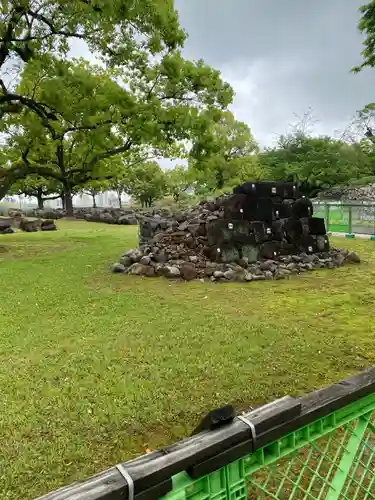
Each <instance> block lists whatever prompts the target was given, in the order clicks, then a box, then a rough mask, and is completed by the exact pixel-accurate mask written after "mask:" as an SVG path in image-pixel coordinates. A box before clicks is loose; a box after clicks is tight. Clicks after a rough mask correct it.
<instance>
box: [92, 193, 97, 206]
mask: <svg viewBox="0 0 375 500" xmlns="http://www.w3.org/2000/svg"><path fill="white" fill-rule="evenodd" d="M91 197H92V208H96V197H95V195H94V194H92V195H91Z"/></svg>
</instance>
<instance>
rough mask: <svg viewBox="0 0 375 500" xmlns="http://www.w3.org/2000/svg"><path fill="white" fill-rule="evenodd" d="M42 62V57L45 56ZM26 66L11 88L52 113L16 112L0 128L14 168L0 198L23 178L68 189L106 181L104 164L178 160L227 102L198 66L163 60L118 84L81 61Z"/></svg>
mask: <svg viewBox="0 0 375 500" xmlns="http://www.w3.org/2000/svg"><path fill="white" fill-rule="evenodd" d="M46 57H47V56H46ZM44 62H45V61H43V62H42V61H40V60H37V61H34V62H32V63H29V64H28V65H26V68H25V70H24V72H23V75H22V80H21V82H20V84H19V89H20V91H22V93H24V94H25V95H29V96H34V97H35V96H36V97H37V98H38V99H40V100H43V101H44V102H48V103H50V104H51V106H52V107H53V108H54V109H55V110H56V113H55V116H54V118H53V119H52V118H48V117H47V118H44V119H42V120H41V119H40V118H39V117H38V116H37V115H36V114H35V113H32V112H29V110H27V109H26V110H24V111H23V112H22V113H19V114H17V115H11V116H8V118H7V119H6V120H3V124H2V131H3V132H5V133H7V134H8V137H9V141H8V144H9V145H11V146H12V147H13V149H14V150H15V151H16V152H17V151H18V161H16V162H13V164H12V166H11V168H6V169H4V170H3V173H2V178H3V180H2V181H1V172H0V184H2V188H1V186H0V196H1V195H2V194H4V193H5V191H6V190H7V189H8V188H9V186H10V185H11V183H12V182H14V181H15V180H17V179H18V178H21V177H24V176H26V175H29V174H31V173H34V174H38V175H43V176H44V177H47V178H48V177H52V178H55V179H57V180H60V181H61V182H63V183H64V186H65V189H66V190H67V192H69V190H70V189H72V187H73V185H76V184H80V185H82V184H83V183H84V182H85V181H89V180H92V179H97V178H101V177H103V176H104V177H105V178H109V177H111V176H112V175H114V173H113V172H108V171H106V168H107V163H106V162H105V160H107V159H109V158H110V157H112V156H114V155H118V154H121V155H123V156H124V157H125V160H126V159H127V156H129V155H130V156H134V155H138V156H140V157H141V159H142V161H144V160H145V159H149V158H150V154H151V156H154V157H155V156H161V155H164V156H178V155H180V154H181V151H182V149H183V148H184V143H185V142H186V141H187V140H190V139H191V137H192V135H193V134H195V133H196V129H197V128H198V129H200V130H202V129H204V128H205V127H207V126H208V125H209V119H211V118H213V117H215V116H219V115H220V113H221V109H222V108H223V107H226V105H227V104H228V103H229V102H230V100H231V98H232V89H231V88H230V86H229V85H227V84H226V83H224V82H222V81H221V79H220V74H219V73H218V72H217V71H215V70H212V69H211V68H209V67H208V66H206V65H205V64H204V63H203V62H202V61H199V62H197V63H191V62H188V61H185V60H184V59H183V58H182V57H181V55H180V54H179V53H173V54H167V55H166V56H165V57H164V58H162V60H160V61H159V62H155V63H154V64H153V66H151V67H147V68H145V69H144V71H139V70H138V69H134V70H133V71H131V70H129V71H128V73H127V77H126V82H125V84H126V85H125V84H124V81H119V73H118V71H117V70H105V69H103V68H101V67H98V66H92V65H89V64H88V63H87V62H86V61H83V60H76V61H61V60H59V59H56V58H54V57H52V56H51V57H49V64H48V65H47V66H46V65H45V64H44Z"/></svg>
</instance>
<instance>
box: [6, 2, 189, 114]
mask: <svg viewBox="0 0 375 500" xmlns="http://www.w3.org/2000/svg"><path fill="white" fill-rule="evenodd" d="M185 37H186V34H185V33H184V31H183V30H181V28H180V27H179V23H178V16H177V13H176V11H175V9H174V7H173V0H111V1H108V0H69V1H66V0H16V1H15V0H2V1H1V13H0V70H1V79H0V84H1V93H0V115H4V113H6V112H9V111H10V112H14V111H19V110H20V109H22V107H24V106H27V107H29V108H30V109H32V110H33V111H34V112H36V113H37V114H38V115H39V116H41V117H45V116H46V115H48V114H49V113H54V109H53V107H52V106H51V105H50V103H48V102H47V103H46V102H45V101H43V100H38V99H36V98H35V97H34V98H33V97H30V96H25V95H24V94H23V93H22V92H21V91H20V90H19V91H18V92H17V91H14V89H13V88H12V87H11V85H10V84H9V82H8V83H7V82H6V79H5V78H4V75H5V65H6V63H7V61H12V62H15V61H19V62H20V63H29V62H30V61H32V60H33V61H35V60H38V59H39V60H41V61H45V58H44V56H45V55H49V54H51V53H53V54H58V55H59V56H64V55H66V54H67V52H68V50H69V43H70V41H71V40H74V39H76V40H82V41H84V42H85V43H86V44H87V45H88V47H89V49H90V50H91V51H92V52H94V53H96V54H98V55H99V56H100V57H101V58H102V60H103V61H104V62H106V63H107V64H109V65H111V66H121V65H130V66H131V67H133V68H134V67H136V66H139V65H140V64H143V65H145V64H147V61H148V60H149V59H150V58H151V57H152V56H155V55H156V54H158V53H162V52H163V51H164V52H165V51H171V50H174V49H177V48H178V47H181V46H182V45H183V42H184V40H185ZM21 67H22V64H19V65H18V68H21ZM10 105H11V106H10ZM14 105H16V106H14Z"/></svg>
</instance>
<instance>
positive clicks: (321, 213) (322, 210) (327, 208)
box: [314, 201, 375, 235]
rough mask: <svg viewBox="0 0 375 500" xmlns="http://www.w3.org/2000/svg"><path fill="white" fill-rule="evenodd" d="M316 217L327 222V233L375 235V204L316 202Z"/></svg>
mask: <svg viewBox="0 0 375 500" xmlns="http://www.w3.org/2000/svg"><path fill="white" fill-rule="evenodd" d="M314 217H322V218H324V220H325V221H326V227H327V231H330V232H336V233H348V234H349V233H357V234H371V235H375V204H374V203H365V202H363V203H360V202H352V203H349V202H347V203H345V202H323V201H322V202H315V203H314Z"/></svg>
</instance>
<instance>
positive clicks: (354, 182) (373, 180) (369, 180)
mask: <svg viewBox="0 0 375 500" xmlns="http://www.w3.org/2000/svg"><path fill="white" fill-rule="evenodd" d="M348 184H349V186H367V185H368V184H375V176H374V175H370V176H368V177H361V178H360V179H351V180H350V181H349V182H348Z"/></svg>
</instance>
